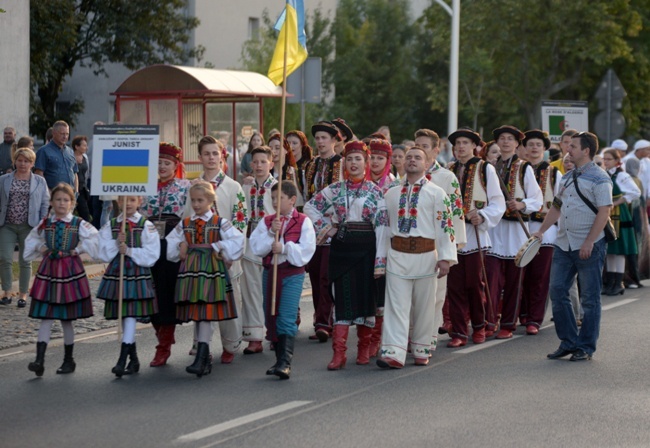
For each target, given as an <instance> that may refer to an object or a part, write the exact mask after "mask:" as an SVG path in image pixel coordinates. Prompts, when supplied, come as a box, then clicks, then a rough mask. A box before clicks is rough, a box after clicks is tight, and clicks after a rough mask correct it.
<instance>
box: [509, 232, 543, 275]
mask: <svg viewBox="0 0 650 448" xmlns="http://www.w3.org/2000/svg"><path fill="white" fill-rule="evenodd" d="M541 246H542V240H540V239H539V238H537V237H534V236H531V237H530V238H528V241H526V242H525V243H524V245H523V246H521V248H520V249H519V252H517V256H516V257H515V266H517V267H518V268H523V267H524V266H526V265H527V264H528V263H530V262H531V261H532V260H533V258H535V255H537V252H539V248H540V247H541Z"/></svg>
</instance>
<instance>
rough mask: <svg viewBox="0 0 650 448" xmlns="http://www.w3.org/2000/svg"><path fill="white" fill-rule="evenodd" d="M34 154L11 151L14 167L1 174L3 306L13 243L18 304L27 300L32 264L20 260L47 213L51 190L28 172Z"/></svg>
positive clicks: (8, 299)
mask: <svg viewBox="0 0 650 448" xmlns="http://www.w3.org/2000/svg"><path fill="white" fill-rule="evenodd" d="M35 160H36V154H34V151H32V150H31V149H30V148H19V149H17V150H16V152H15V154H14V159H13V163H14V164H15V166H16V170H15V171H14V172H12V173H9V174H5V175H4V176H0V280H2V290H3V291H4V297H3V298H2V301H1V302H0V303H1V304H2V305H8V304H10V303H11V297H10V295H11V283H12V280H13V279H12V273H11V265H12V263H13V254H14V248H15V247H16V243H18V247H19V249H20V252H19V260H20V261H19V266H20V281H19V292H20V297H19V299H18V307H19V308H23V307H24V306H25V305H26V304H27V302H26V301H25V299H26V297H27V291H28V288H29V279H30V277H31V276H32V265H31V263H30V262H29V261H25V260H24V259H23V253H24V250H25V238H27V235H28V234H29V232H30V231H31V230H32V228H33V227H36V226H37V225H38V224H39V222H40V221H41V220H42V219H43V218H44V217H45V216H46V215H47V209H48V205H49V201H50V192H49V190H48V188H47V184H46V183H45V179H43V178H42V177H41V176H36V175H35V174H33V173H32V172H31V169H32V167H33V166H34V161H35Z"/></svg>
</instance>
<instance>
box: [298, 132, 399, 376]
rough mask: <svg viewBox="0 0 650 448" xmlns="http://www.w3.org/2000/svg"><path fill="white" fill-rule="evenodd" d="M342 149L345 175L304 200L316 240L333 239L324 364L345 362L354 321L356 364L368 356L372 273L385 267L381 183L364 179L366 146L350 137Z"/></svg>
mask: <svg viewBox="0 0 650 448" xmlns="http://www.w3.org/2000/svg"><path fill="white" fill-rule="evenodd" d="M344 155H345V174H346V180H344V181H340V182H336V183H334V184H332V185H330V186H328V187H326V188H324V189H323V190H322V191H321V192H320V193H318V194H317V195H316V196H314V197H313V198H312V199H311V200H310V201H309V202H308V203H307V204H305V214H306V215H307V216H309V218H310V219H311V220H312V221H313V222H314V228H315V230H316V233H317V234H318V239H319V241H323V240H326V239H327V238H331V239H332V243H331V249H330V259H329V274H330V283H331V284H332V290H333V295H334V307H335V316H334V331H333V336H332V348H333V350H334V357H333V358H332V361H331V362H330V363H329V364H328V366H327V368H328V369H329V370H338V369H341V368H343V367H344V366H345V362H346V356H345V352H346V350H347V338H348V332H349V328H350V325H356V326H357V336H358V339H359V343H358V347H357V348H358V352H357V364H368V363H369V362H370V357H369V348H370V336H371V332H372V328H373V327H374V325H375V314H376V307H377V305H376V295H377V294H376V288H375V279H376V278H378V277H379V276H381V275H385V273H386V253H387V232H388V217H387V213H386V205H385V203H384V198H383V195H382V193H381V189H380V188H379V187H378V186H377V185H375V184H374V183H373V182H371V181H369V180H367V178H368V170H369V158H370V156H369V150H368V147H367V146H366V145H365V144H364V143H363V142H360V141H353V142H350V143H347V144H346V145H345V151H344Z"/></svg>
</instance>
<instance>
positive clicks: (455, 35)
mask: <svg viewBox="0 0 650 448" xmlns="http://www.w3.org/2000/svg"><path fill="white" fill-rule="evenodd" d="M435 2H436V3H437V4H439V5H440V6H441V7H442V8H443V9H444V10H445V11H446V12H447V14H449V16H450V17H451V54H450V56H449V106H448V110H449V118H448V120H447V122H448V123H447V135H449V134H451V133H452V132H454V131H455V130H456V129H457V128H458V54H459V52H460V0H451V7H450V6H449V5H448V4H447V3H445V2H444V1H443V0H435Z"/></svg>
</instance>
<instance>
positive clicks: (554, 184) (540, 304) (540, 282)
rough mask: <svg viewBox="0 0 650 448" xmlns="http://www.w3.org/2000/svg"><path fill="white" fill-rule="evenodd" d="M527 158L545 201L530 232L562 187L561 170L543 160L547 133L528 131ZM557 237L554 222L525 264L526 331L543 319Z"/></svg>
mask: <svg viewBox="0 0 650 448" xmlns="http://www.w3.org/2000/svg"><path fill="white" fill-rule="evenodd" d="M524 146H525V147H526V160H528V162H529V163H530V165H531V166H532V168H533V170H534V171H535V179H537V183H538V184H539V187H540V189H541V190H542V196H543V198H544V201H543V203H542V207H541V208H540V209H539V210H538V211H536V212H534V213H532V214H531V215H530V223H529V226H530V233H531V234H532V233H535V232H537V231H538V230H539V229H540V228H541V227H542V222H544V218H545V217H546V214H547V213H548V211H549V210H550V208H551V207H552V206H553V198H554V197H555V196H556V195H557V194H558V192H559V191H560V179H561V178H562V174H561V173H560V172H559V170H558V169H557V168H555V167H553V166H551V165H550V164H549V163H548V162H546V161H545V160H544V151H545V150H548V149H549V148H550V147H551V141H550V140H549V138H548V136H547V135H546V134H545V133H544V132H542V131H540V130H538V129H534V130H532V131H527V132H526V133H525V137H524ZM556 237H557V226H551V227H550V228H549V229H548V230H547V231H546V233H544V238H543V239H542V246H541V247H540V249H539V252H538V253H537V255H536V256H535V257H534V258H533V259H532V260H531V262H530V263H528V265H527V266H526V272H525V273H524V280H523V284H522V297H521V310H520V311H519V321H520V322H521V323H522V324H523V325H525V326H526V333H527V334H530V335H536V334H537V333H538V331H539V327H540V326H541V325H542V321H543V320H544V313H545V311H546V299H547V298H548V290H549V286H550V279H551V261H552V260H553V247H554V246H553V243H555V238H556Z"/></svg>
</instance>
